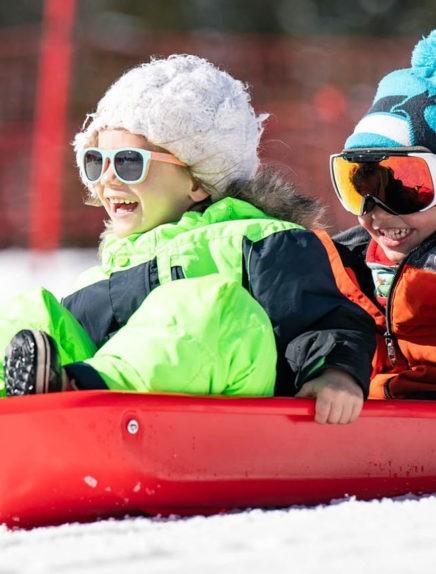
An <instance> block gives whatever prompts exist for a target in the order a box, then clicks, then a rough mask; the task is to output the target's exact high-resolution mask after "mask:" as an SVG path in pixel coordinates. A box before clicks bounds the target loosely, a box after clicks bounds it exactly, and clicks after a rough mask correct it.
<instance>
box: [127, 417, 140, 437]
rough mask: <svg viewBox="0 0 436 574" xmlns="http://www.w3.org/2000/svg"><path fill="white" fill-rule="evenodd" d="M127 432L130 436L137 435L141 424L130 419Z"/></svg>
mask: <svg viewBox="0 0 436 574" xmlns="http://www.w3.org/2000/svg"><path fill="white" fill-rule="evenodd" d="M127 431H128V432H129V433H130V434H136V433H137V432H138V431H139V423H138V421H137V420H136V419H130V420H129V422H128V423H127Z"/></svg>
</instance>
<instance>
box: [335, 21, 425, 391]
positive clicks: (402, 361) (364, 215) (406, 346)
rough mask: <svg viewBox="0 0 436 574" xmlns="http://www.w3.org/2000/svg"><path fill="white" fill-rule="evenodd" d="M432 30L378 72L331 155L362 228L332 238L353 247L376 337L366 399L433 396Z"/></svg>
mask: <svg viewBox="0 0 436 574" xmlns="http://www.w3.org/2000/svg"><path fill="white" fill-rule="evenodd" d="M435 130H436V30H434V31H433V32H432V33H431V34H430V35H429V36H428V37H427V38H424V39H423V40H421V41H420V42H419V43H418V44H417V45H416V47H415V49H414V51H413V54H412V66H411V68H408V69H404V70H396V71H394V72H392V73H390V74H388V75H387V76H386V77H385V78H383V79H382V81H381V82H380V84H379V86H378V90H377V93H376V96H375V99H374V102H373V104H372V107H371V108H370V110H369V111H368V113H367V114H366V115H365V116H364V117H363V118H362V120H361V121H360V122H359V123H358V124H357V126H356V128H355V130H354V133H353V134H352V135H351V136H350V137H349V138H348V139H347V141H346V142H345V149H344V151H343V152H342V153H340V154H336V155H333V156H332V157H331V174H332V180H333V185H334V188H335V191H336V193H337V195H338V197H339V199H340V201H341V203H342V205H343V206H344V207H345V209H347V210H348V211H350V212H351V213H354V214H355V215H357V216H358V220H359V223H360V227H355V228H352V229H350V230H348V231H345V232H343V233H341V234H339V235H338V236H336V238H335V239H336V240H337V241H339V242H340V243H343V244H346V245H347V246H348V247H349V248H350V249H352V250H353V251H354V252H357V253H360V254H361V256H362V258H364V260H365V263H366V265H367V267H368V268H369V270H370V272H371V275H372V279H373V287H374V292H373V293H372V294H371V296H373V302H370V301H368V303H367V310H370V311H371V314H372V315H373V317H374V318H375V319H376V322H377V324H378V327H379V341H378V346H377V352H376V355H375V359H374V363H373V365H374V371H373V376H372V381H371V386H370V394H369V396H370V398H371V397H372V398H379V399H383V398H385V399H390V398H436V282H435V280H436V131H435Z"/></svg>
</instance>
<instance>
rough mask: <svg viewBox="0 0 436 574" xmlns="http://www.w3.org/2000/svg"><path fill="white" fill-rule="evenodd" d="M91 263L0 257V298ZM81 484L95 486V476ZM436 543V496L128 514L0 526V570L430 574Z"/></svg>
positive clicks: (58, 281)
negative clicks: (192, 513) (206, 513)
mask: <svg viewBox="0 0 436 574" xmlns="http://www.w3.org/2000/svg"><path fill="white" fill-rule="evenodd" d="M95 261H96V259H95V251H93V250H63V251H59V252H54V253H52V254H46V255H44V254H32V253H29V252H27V251H21V250H6V251H3V252H0V267H1V269H3V276H4V278H5V279H6V278H7V280H5V281H4V282H3V283H2V284H1V285H0V296H1V297H2V298H3V299H5V298H9V297H12V296H13V295H14V293H16V292H17V291H23V290H25V289H28V288H31V287H35V286H37V285H43V286H44V287H47V288H48V289H51V290H52V291H53V292H54V293H55V294H56V295H58V296H60V295H62V294H63V293H64V292H66V291H68V290H69V288H70V285H71V283H72V281H73V280H74V278H75V277H76V276H77V273H78V272H79V271H81V270H82V269H85V268H86V267H88V266H90V265H93V264H94V263H95ZM6 400H7V399H6ZM9 440H10V437H9ZM29 472H31V469H29ZM86 479H87V480H89V481H90V482H91V483H93V477H86ZM94 480H95V479H94ZM17 481H19V476H17ZM435 538H436V496H427V497H421V498H418V497H414V496H412V495H410V496H406V497H403V498H400V499H395V500H391V499H385V500H382V501H370V502H363V501H357V500H355V499H354V498H350V499H346V500H339V501H333V502H332V503H331V504H330V505H323V506H317V507H315V508H305V507H291V508H288V509H283V510H261V509H252V510H247V511H245V512H239V513H237V512H235V513H232V514H228V515H218V516H211V517H201V516H197V517H193V518H188V519H181V518H177V517H172V518H170V519H161V518H128V517H126V518H125V519H124V520H105V521H100V522H95V523H92V524H65V525H62V526H58V527H46V528H35V529H33V530H30V531H23V530H15V531H12V530H8V529H7V528H6V527H4V526H0V574H58V573H59V572H62V574H72V573H79V572H80V573H81V574H100V573H101V574H103V573H104V574H119V573H120V572H122V574H136V573H142V572H147V574H154V573H156V574H157V573H168V574H169V573H184V572H187V573H189V574H197V573H198V574H200V573H201V574H205V573H206V574H215V573H217V574H218V573H222V572H225V573H228V574H239V573H240V574H242V573H244V574H245V573H250V574H260V573H262V574H263V573H268V574H273V573H276V572H277V573H278V572H280V573H282V572H283V573H284V572H292V573H295V574H312V573H313V574H315V573H316V574H318V573H322V574H341V573H345V572H346V573H347V574H348V573H352V574H373V573H377V574H378V573H383V574H420V573H423V574H424V573H426V574H430V573H431V572H434V571H435V567H436V551H435V549H434V544H435V543H434V540H435Z"/></svg>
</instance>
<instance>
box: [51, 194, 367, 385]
mask: <svg viewBox="0 0 436 574" xmlns="http://www.w3.org/2000/svg"><path fill="white" fill-rule="evenodd" d="M345 276H346V272H345V269H344V266H343V265H342V262H341V259H340V257H339V255H338V254H337V252H336V251H335V250H334V247H333V244H332V243H331V241H330V240H329V238H328V237H327V235H326V234H325V233H323V232H320V233H319V234H317V233H313V232H310V231H307V230H304V229H303V228H301V227H299V226H297V225H295V224H292V223H290V222H285V221H280V220H277V219H274V218H271V217H269V216H267V215H265V214H264V213H263V212H261V211H260V210H258V209H257V208H255V207H253V206H252V205H251V204H249V203H246V202H243V201H240V200H237V199H232V198H226V199H223V200H221V201H219V202H217V203H214V204H212V205H211V206H210V207H209V208H208V209H207V210H206V211H205V212H204V213H198V212H187V213H186V214H184V215H183V216H182V218H181V219H180V221H179V222H177V223H174V224H165V225H161V226H159V227H157V228H155V229H153V230H151V231H148V232H146V233H143V234H140V235H134V236H129V237H126V238H122V239H120V238H117V237H115V236H113V235H107V236H106V237H105V239H104V241H103V245H102V249H101V265H99V266H98V267H95V268H92V269H90V270H89V271H87V272H85V273H84V274H83V275H82V276H81V277H80V279H79V283H78V285H77V287H76V289H75V291H74V292H73V293H71V294H70V295H68V296H67V297H65V298H64V299H63V301H62V303H63V305H64V306H65V307H66V308H67V309H69V311H71V313H72V314H73V315H74V316H75V317H76V318H77V320H78V321H79V323H80V324H81V325H82V326H83V328H84V330H85V331H86V332H87V333H88V334H89V336H90V338H91V339H92V341H93V343H94V344H95V346H96V348H97V349H98V351H97V353H96V354H95V356H94V357H91V358H90V359H87V360H85V361H80V362H77V363H74V364H72V365H68V366H67V371H68V373H69V374H70V376H72V377H74V378H75V379H76V381H77V382H78V386H79V388H89V387H90V386H91V387H92V388H106V387H109V388H123V386H124V388H125V386H127V388H130V387H129V385H132V384H133V387H134V388H136V390H162V388H161V387H160V386H159V384H157V387H156V385H154V386H152V388H151V389H150V388H147V389H143V388H142V386H141V384H140V385H136V383H132V382H131V381H136V380H138V378H141V374H142V379H143V380H144V378H147V377H144V375H143V369H147V368H148V366H147V365H148V363H147V357H144V354H145V355H146V354H147V352H148V351H149V356H151V354H153V355H154V354H158V355H159V357H160V359H159V360H160V363H159V364H160V368H161V367H162V365H165V364H166V365H167V367H168V368H164V369H163V370H162V369H161V370H158V374H156V370H154V371H153V377H154V380H160V381H162V384H163V385H164V386H165V385H168V381H167V380H166V379H168V377H170V378H171V377H173V378H175V379H178V380H180V379H183V378H189V377H194V370H195V369H196V370H198V369H200V370H201V369H202V368H203V366H204V365H205V364H212V365H214V369H215V367H216V369H215V370H214V369H212V370H210V371H208V373H209V374H208V377H209V379H211V380H212V379H214V377H216V378H217V386H216V387H214V385H213V383H212V382H211V383H210V387H209V390H207V389H206V392H228V393H229V394H232V393H238V394H240V393H241V392H242V394H271V393H272V387H271V385H274V382H275V392H276V394H280V395H294V394H295V393H296V392H297V390H298V389H299V388H300V387H301V386H302V384H303V383H304V382H306V381H307V380H308V379H310V378H313V377H314V376H315V375H316V374H318V373H320V372H321V371H322V370H323V369H325V368H329V367H335V368H339V369H342V370H345V371H347V372H349V373H350V374H351V375H352V376H354V377H355V379H356V380H357V381H358V382H359V384H360V385H361V387H362V389H363V391H364V393H365V395H366V394H367V390H368V381H369V373H370V365H371V357H372V354H373V351H374V347H375V337H374V332H375V326H374V323H373V320H372V319H371V317H370V316H369V315H368V314H367V313H366V312H365V311H364V310H363V309H362V308H361V307H360V306H359V305H358V304H356V303H355V302H352V301H351V300H350V299H349V298H347V297H346V296H345V295H344V294H343V292H342V291H344V292H347V295H348V291H350V289H351V290H352V289H353V287H350V284H349V282H350V281H351V280H350V279H349V278H348V279H344V277H345ZM347 277H348V276H347ZM344 281H345V282H348V291H347V289H345V290H344V289H343V282H344ZM190 286H192V289H191V287H190ZM248 294H249V295H248ZM168 307H170V309H168ZM203 308H204V310H203ZM265 312H266V313H265ZM162 313H163V315H162ZM214 313H215V314H218V315H219V325H220V329H222V331H220V333H222V332H224V333H227V336H226V337H224V338H223V339H222V345H221V349H220V352H219V353H217V354H214V355H213V356H212V354H211V353H210V347H208V344H207V340H208V336H209V335H210V333H209V332H208V331H209V329H208V325H212V323H210V317H211V316H213V315H214ZM268 317H269V319H268ZM253 321H254V323H253V324H255V325H256V329H255V330H254V331H253V332H251V333H250V326H251V324H252V322H253ZM176 323H177V325H179V324H183V325H185V326H186V329H189V328H192V329H194V330H195V333H194V335H192V336H190V337H188V338H190V339H193V338H194V337H195V339H196V341H197V343H196V344H191V345H190V346H189V345H188V346H184V345H183V344H182V345H181V344H180V339H179V337H178V335H177V329H173V328H174V325H175V324H176ZM214 324H215V323H214ZM223 326H224V327H223ZM271 326H272V329H273V331H272V330H271V331H269V329H271ZM171 329H173V331H172V332H171V334H170V335H169V331H171ZM210 330H211V331H212V332H213V330H214V328H213V327H212V326H211V328H210ZM272 333H273V337H274V338H272V335H271V334H272ZM270 335H271V336H270ZM202 337H203V338H204V340H205V348H201V349H200V348H199V346H198V341H199V340H200V339H201V338H202ZM219 338H222V337H221V335H220V336H219ZM274 339H275V344H274ZM138 341H146V342H144V343H143V347H141V346H140V345H138ZM271 341H272V345H273V347H274V349H272V347H271ZM191 343H192V340H191ZM151 348H152V351H151V350H150V349H151ZM246 348H249V351H247V352H244V351H243V350H244V349H246ZM275 348H276V349H277V352H278V356H277V358H276V355H275ZM226 349H227V350H228V354H227V357H226ZM114 356H115V357H116V360H112V359H113V357H114ZM124 356H128V357H129V360H128V361H127V363H125V362H124V363H122V364H121V365H120V364H119V362H118V359H119V358H120V357H124ZM175 357H176V358H175ZM235 361H237V362H238V364H237V369H236V372H235V373H229V371H228V365H227V367H226V368H227V371H226V372H225V374H224V378H225V377H227V380H229V377H230V378H232V377H236V378H237V377H241V378H244V377H245V379H244V380H248V379H249V373H250V368H251V364H252V363H253V362H257V365H259V364H260V363H262V364H264V365H265V368H264V371H263V372H262V373H261V375H260V378H261V377H265V381H266V383H265V384H266V387H265V386H264V388H263V389H261V385H260V383H257V385H254V387H253V388H252V389H251V392H247V386H245V387H244V389H242V391H241V388H239V387H238V386H237V385H236V387H235V388H233V390H232V391H229V389H228V388H227V387H228V385H227V387H226V385H224V386H223V385H222V384H221V383H218V379H219V378H220V377H221V376H222V375H223V373H222V370H223V367H222V365H223V364H226V363H232V362H235ZM158 362H159V361H158ZM217 365H220V367H219V368H218V367H217ZM271 365H272V367H271ZM186 370H187V371H188V375H187V377H186V376H185V375H186ZM224 370H225V369H224ZM218 371H219V373H218ZM243 371H244V373H243V376H242V375H241V373H242V372H243ZM271 371H272V372H271ZM259 372H260V371H259ZM268 373H269V375H268ZM194 378H195V377H194ZM247 378H248V379H247ZM129 381H130V383H129ZM271 381H272V382H271ZM225 388H227V391H226V390H223V389H225ZM164 390H179V391H183V390H186V389H185V387H183V385H182V388H177V384H176V383H174V385H171V384H170V388H168V386H167V387H165V389H164ZM189 392H192V387H190V388H189ZM194 392H205V391H204V389H203V390H198V391H194Z"/></svg>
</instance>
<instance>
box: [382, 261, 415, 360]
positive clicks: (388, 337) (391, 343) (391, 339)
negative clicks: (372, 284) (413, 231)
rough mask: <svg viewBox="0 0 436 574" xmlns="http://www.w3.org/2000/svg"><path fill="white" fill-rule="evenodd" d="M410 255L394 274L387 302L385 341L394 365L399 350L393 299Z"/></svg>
mask: <svg viewBox="0 0 436 574" xmlns="http://www.w3.org/2000/svg"><path fill="white" fill-rule="evenodd" d="M409 255H410V253H409ZM409 255H408V256H407V257H406V258H405V259H403V261H402V262H401V263H400V265H399V266H398V269H397V271H396V273H395V275H394V279H393V281H392V285H391V288H390V290H389V294H388V299H387V302H386V331H385V334H384V338H385V342H386V348H387V351H388V358H389V361H390V363H391V365H392V366H393V367H394V366H395V365H396V364H397V363H398V351H397V349H396V344H395V343H396V341H395V335H393V333H392V316H391V315H392V314H391V310H392V299H393V295H394V291H395V288H396V286H397V284H398V281H399V279H400V277H401V274H402V272H403V268H404V266H405V264H406V261H407V259H408V258H409Z"/></svg>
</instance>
